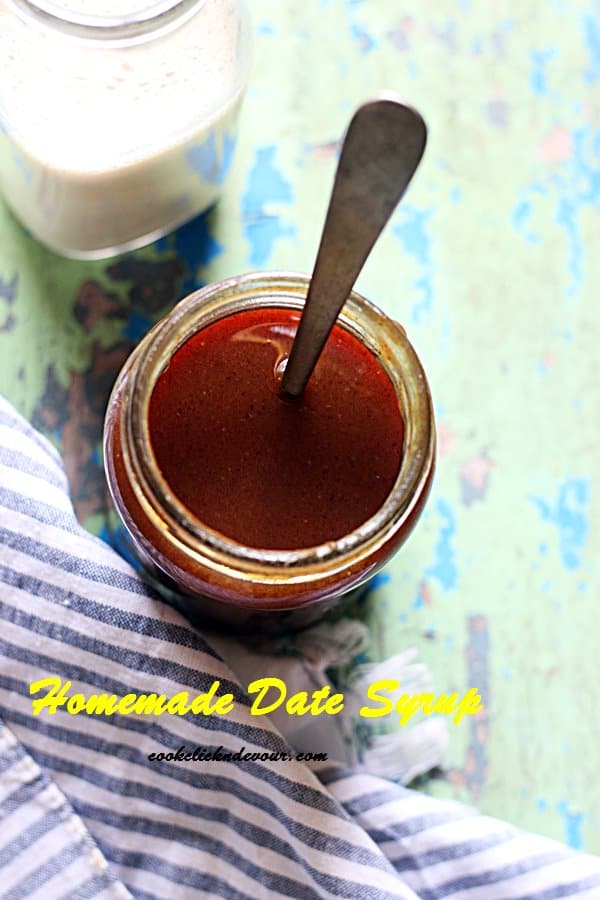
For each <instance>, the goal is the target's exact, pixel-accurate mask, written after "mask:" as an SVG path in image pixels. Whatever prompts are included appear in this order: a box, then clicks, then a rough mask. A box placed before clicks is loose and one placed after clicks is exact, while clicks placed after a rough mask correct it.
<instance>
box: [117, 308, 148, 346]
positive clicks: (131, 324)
mask: <svg viewBox="0 0 600 900" xmlns="http://www.w3.org/2000/svg"><path fill="white" fill-rule="evenodd" d="M153 325H154V322H153V320H152V319H150V318H149V317H148V316H143V315H142V314H141V313H139V312H137V311H136V310H132V311H131V313H130V315H129V318H128V319H127V323H126V325H125V327H124V328H123V336H124V337H126V338H127V339H128V340H130V341H131V342H132V343H133V344H137V343H138V342H139V341H141V339H142V338H143V337H144V335H145V334H146V333H147V332H148V331H150V329H151V328H152V326H153Z"/></svg>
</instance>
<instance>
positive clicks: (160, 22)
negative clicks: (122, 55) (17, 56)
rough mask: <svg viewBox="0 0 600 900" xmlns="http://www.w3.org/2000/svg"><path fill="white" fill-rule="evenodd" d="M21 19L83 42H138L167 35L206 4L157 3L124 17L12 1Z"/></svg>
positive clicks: (51, 1)
mask: <svg viewBox="0 0 600 900" xmlns="http://www.w3.org/2000/svg"><path fill="white" fill-rule="evenodd" d="M10 2H11V3H12V5H13V7H15V9H16V11H17V12H18V13H20V14H21V16H27V17H28V19H29V20H31V19H32V18H33V19H34V20H36V21H37V22H38V23H39V24H41V25H46V26H48V27H53V28H56V29H58V30H60V31H62V32H63V33H64V34H67V35H70V36H72V37H77V38H80V39H84V40H94V41H95V40H99V41H102V42H103V43H104V42H105V41H110V42H118V43H120V42H122V41H125V42H128V43H131V42H132V41H133V42H135V41H136V39H137V40H144V39H145V38H146V37H147V36H149V35H150V34H154V32H156V31H160V33H164V32H165V31H167V30H170V28H173V27H176V26H178V25H180V24H182V22H183V21H184V20H185V19H187V18H189V17H190V16H191V15H193V14H195V13H196V12H197V11H198V10H199V9H200V7H202V6H204V4H205V3H206V0H158V2H154V3H152V0H149V2H148V4H147V5H144V6H142V7H141V8H140V9H139V10H137V11H135V12H133V13H130V14H125V15H88V14H86V13H80V12H77V11H72V10H69V9H65V8H64V7H63V6H62V5H61V4H60V2H57V0H10Z"/></svg>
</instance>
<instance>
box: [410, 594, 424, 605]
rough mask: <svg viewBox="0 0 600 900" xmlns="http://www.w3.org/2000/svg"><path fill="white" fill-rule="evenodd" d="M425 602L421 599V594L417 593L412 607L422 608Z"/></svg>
mask: <svg viewBox="0 0 600 900" xmlns="http://www.w3.org/2000/svg"><path fill="white" fill-rule="evenodd" d="M424 606H425V603H424V601H423V595H422V594H421V593H419V594H417V596H416V597H415V599H414V600H413V602H412V607H413V609H423V607H424Z"/></svg>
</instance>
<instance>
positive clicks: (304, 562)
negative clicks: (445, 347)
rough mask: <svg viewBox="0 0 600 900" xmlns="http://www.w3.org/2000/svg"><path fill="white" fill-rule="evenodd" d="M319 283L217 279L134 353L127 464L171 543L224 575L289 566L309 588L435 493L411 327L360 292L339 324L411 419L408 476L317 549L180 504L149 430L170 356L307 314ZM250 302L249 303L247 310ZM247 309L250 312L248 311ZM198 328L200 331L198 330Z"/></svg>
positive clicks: (125, 409) (428, 423) (280, 276)
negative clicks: (266, 315)
mask: <svg viewBox="0 0 600 900" xmlns="http://www.w3.org/2000/svg"><path fill="white" fill-rule="evenodd" d="M309 282H310V278H309V276H307V275H302V274H296V273H290V272H260V273H249V274H247V275H242V276H237V277H235V278H231V279H227V280H225V281H221V282H217V283H215V284H212V285H208V286H207V287H204V288H201V289H200V290H198V291H195V292H194V293H192V294H190V295H189V296H188V297H186V298H185V299H183V300H182V301H180V303H178V304H177V306H175V307H174V309H173V310H172V311H171V313H170V314H169V315H168V316H166V317H165V318H164V319H162V320H161V321H160V322H159V323H158V324H157V325H155V326H154V328H153V329H152V330H151V331H150V332H149V333H148V335H146V337H145V338H144V340H143V341H142V343H141V344H140V345H139V346H138V348H137V350H136V351H135V360H134V361H133V362H132V368H131V370H130V378H129V379H128V382H127V385H126V388H125V390H126V394H127V400H126V402H124V403H123V404H122V406H121V415H122V423H121V434H122V436H123V438H124V440H123V461H124V464H125V467H126V469H127V470H128V474H129V478H130V481H131V482H132V483H135V484H137V485H139V487H140V492H141V496H140V497H138V501H139V502H141V504H142V506H143V507H145V512H146V514H147V515H149V516H150V517H151V518H152V519H153V520H154V521H156V520H157V518H158V519H160V520H161V521H163V522H164V521H165V520H166V525H167V530H168V533H169V538H170V539H173V540H174V541H175V542H176V543H177V545H178V547H179V549H180V550H181V549H184V550H185V551H186V552H188V553H190V554H191V555H192V557H193V558H195V559H197V560H200V561H202V562H203V563H206V561H207V559H208V560H210V562H211V564H212V565H213V566H214V567H216V568H217V569H218V570H221V571H223V572H227V573H231V571H232V569H233V570H235V572H236V575H237V576H238V577H240V576H241V577H242V578H244V577H247V578H248V580H252V577H253V576H254V577H256V576H257V574H260V575H261V576H264V577H265V578H267V580H269V579H273V578H275V579H276V577H277V573H278V572H279V573H280V572H281V569H282V568H283V569H285V571H286V580H288V581H289V580H290V578H291V579H295V578H297V579H298V580H301V581H305V580H306V579H308V580H310V578H311V577H322V575H323V569H324V568H325V570H326V571H327V572H328V573H329V574H334V573H335V572H341V571H343V570H344V569H345V568H347V567H348V565H349V564H350V563H354V562H355V561H356V560H357V559H358V558H362V557H363V555H364V556H367V555H371V554H372V553H373V552H374V551H375V550H376V549H377V548H378V547H379V546H382V545H383V544H384V543H385V542H386V541H387V540H388V539H389V537H390V534H391V533H395V531H397V530H399V529H400V528H401V527H402V525H403V524H404V523H405V521H406V520H407V519H408V518H409V517H410V515H411V513H412V511H413V509H414V507H415V506H416V505H417V504H418V501H419V498H420V496H421V494H422V492H423V491H424V490H425V489H426V487H427V485H428V481H429V477H430V473H431V470H432V466H433V462H434V456H435V426H434V419H433V405H432V401H431V395H430V392H429V386H428V384H427V379H426V377H425V372H424V370H423V367H422V365H421V363H420V361H419V358H418V357H417V355H416V352H415V350H414V348H413V347H412V344H411V343H410V341H409V340H408V338H407V336H406V333H405V332H404V329H403V328H402V326H400V325H399V324H398V323H396V322H395V321H393V320H392V319H390V318H389V317H388V316H386V315H385V314H384V313H383V312H381V311H380V310H379V309H378V308H377V307H376V306H375V305H374V304H372V303H370V302H369V301H368V300H366V299H365V298H364V297H362V295H360V294H358V293H357V292H355V291H353V292H352V293H351V295H350V297H349V298H348V300H347V301H346V304H345V306H344V308H343V310H342V312H341V314H340V316H339V317H338V324H340V325H341V326H342V327H344V328H345V329H346V330H347V331H349V332H350V333H351V334H354V336H355V337H358V338H359V340H361V342H362V343H363V344H364V345H365V346H366V347H367V348H368V349H370V350H371V351H372V352H373V353H374V355H375V356H376V358H377V360H378V362H379V364H380V365H381V366H382V368H383V369H384V371H386V373H387V374H388V376H389V377H390V373H392V374H394V373H396V374H397V375H398V377H396V378H395V379H394V378H393V377H391V380H392V383H393V386H394V390H395V392H396V395H397V397H398V401H399V405H400V411H401V414H402V417H403V420H404V425H405V433H404V446H403V453H402V460H401V464H400V470H399V472H398V476H397V478H396V481H395V482H394V486H393V487H392V490H391V491H390V494H389V495H388V497H387V498H386V500H385V501H384V503H383V504H382V506H381V507H380V508H379V509H378V510H377V512H376V513H375V514H374V515H373V516H371V517H370V518H369V519H367V520H366V521H365V522H364V523H362V524H361V525H360V526H359V527H358V528H356V529H354V530H353V531H352V532H350V533H349V534H348V535H345V536H343V537H341V538H338V539H336V540H331V541H328V542H326V543H324V544H320V545H318V546H314V547H305V548H299V549H294V550H266V549H260V548H253V547H248V546H244V545H242V544H240V543H238V542H236V541H234V540H233V539H231V538H228V537H227V536H226V535H223V534H221V533H219V532H217V531H215V530H213V529H211V528H209V527H208V526H206V525H205V524H204V523H203V522H201V520H200V519H198V518H197V517H196V516H194V515H193V514H192V513H191V512H190V510H188V509H187V507H186V506H185V505H184V504H183V503H182V502H181V501H180V500H178V499H177V497H175V495H174V494H173V493H172V491H171V490H170V488H169V485H168V483H167V482H166V480H165V479H164V477H163V476H162V473H161V472H160V469H159V467H158V464H157V461H156V458H155V456H154V452H153V450H152V443H151V439H150V431H149V424H148V409H149V403H150V397H151V395H152V392H153V390H154V386H155V384H156V382H157V380H158V377H159V376H160V373H161V372H162V371H163V370H164V368H165V366H166V364H167V362H168V359H169V358H170V357H171V356H172V355H173V354H174V353H175V352H176V351H177V349H179V347H180V346H181V345H182V344H183V343H185V342H186V341H187V340H189V338H190V337H191V336H192V335H193V334H194V333H196V332H197V331H199V330H201V329H202V328H204V327H207V326H208V325H209V324H211V322H213V321H217V320H218V319H221V318H225V317H226V316H228V315H233V314H235V313H236V312H241V311H242V309H244V308H248V303H249V302H252V305H253V308H260V307H269V306H271V307H278V308H286V307H287V308H292V309H298V310H301V309H302V306H303V304H304V301H305V299H306V292H307V289H308V284H309ZM244 303H245V304H246V305H244ZM240 304H241V308H240ZM194 326H197V327H194Z"/></svg>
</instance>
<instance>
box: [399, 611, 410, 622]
mask: <svg viewBox="0 0 600 900" xmlns="http://www.w3.org/2000/svg"><path fill="white" fill-rule="evenodd" d="M398 621H399V622H402V623H404V622H408V616H407V615H406V613H405V612H401V613H399V614H398Z"/></svg>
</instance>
